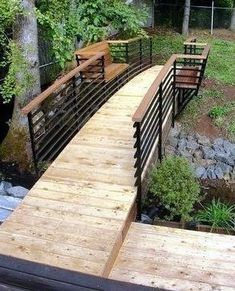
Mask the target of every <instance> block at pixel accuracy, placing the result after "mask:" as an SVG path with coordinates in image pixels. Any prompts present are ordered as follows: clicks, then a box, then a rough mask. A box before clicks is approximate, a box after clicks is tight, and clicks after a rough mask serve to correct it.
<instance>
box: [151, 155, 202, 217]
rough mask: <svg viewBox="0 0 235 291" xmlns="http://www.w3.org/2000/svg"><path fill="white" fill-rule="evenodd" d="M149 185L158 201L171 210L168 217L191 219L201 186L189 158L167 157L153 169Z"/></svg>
mask: <svg viewBox="0 0 235 291" xmlns="http://www.w3.org/2000/svg"><path fill="white" fill-rule="evenodd" d="M149 186H150V191H151V193H152V194H153V196H154V198H155V199H156V202H158V201H159V202H160V203H161V204H162V205H164V207H165V208H166V209H167V210H169V211H170V216H169V217H168V219H172V218H173V217H175V216H180V217H181V220H183V221H187V220H189V219H190V212H191V211H192V210H193V205H194V204H195V202H197V201H199V193H200V186H199V183H198V181H197V180H196V178H195V177H194V174H193V172H192V169H191V168H190V165H189V164H188V162H187V160H185V159H184V158H181V157H176V156H175V157H169V158H167V159H165V160H164V161H163V162H162V164H161V165H160V166H158V167H156V168H154V169H153V171H152V173H151V176H150V185H149Z"/></svg>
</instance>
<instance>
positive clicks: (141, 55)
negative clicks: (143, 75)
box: [139, 39, 143, 67]
mask: <svg viewBox="0 0 235 291" xmlns="http://www.w3.org/2000/svg"><path fill="white" fill-rule="evenodd" d="M142 45H143V44H142V39H140V40H139V53H140V66H141V67H142V63H143V47H142Z"/></svg>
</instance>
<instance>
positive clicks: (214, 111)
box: [209, 106, 229, 119]
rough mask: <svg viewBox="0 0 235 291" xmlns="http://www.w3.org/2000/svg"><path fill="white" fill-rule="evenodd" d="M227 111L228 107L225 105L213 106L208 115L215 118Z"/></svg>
mask: <svg viewBox="0 0 235 291" xmlns="http://www.w3.org/2000/svg"><path fill="white" fill-rule="evenodd" d="M228 112H229V108H228V107H227V106H215V107H213V108H211V110H210V111H209V116H210V117H211V118H213V119H216V118H219V117H223V116H224V115H225V114H226V113H228Z"/></svg>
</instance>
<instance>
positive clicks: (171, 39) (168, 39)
mask: <svg viewBox="0 0 235 291" xmlns="http://www.w3.org/2000/svg"><path fill="white" fill-rule="evenodd" d="M183 42H184V38H183V36H181V35H179V34H176V35H160V36H155V37H153V52H154V54H156V55H158V56H159V60H158V63H159V64H164V63H165V62H166V61H167V60H168V59H169V58H170V57H171V55H172V54H176V53H181V52H182V44H183Z"/></svg>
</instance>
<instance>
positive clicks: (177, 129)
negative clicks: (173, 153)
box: [170, 123, 181, 138]
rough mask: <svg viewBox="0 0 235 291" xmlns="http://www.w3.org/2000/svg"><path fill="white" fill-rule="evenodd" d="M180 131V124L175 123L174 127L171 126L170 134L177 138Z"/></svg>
mask: <svg viewBox="0 0 235 291" xmlns="http://www.w3.org/2000/svg"><path fill="white" fill-rule="evenodd" d="M180 132H181V126H180V124H178V123H176V124H175V127H173V128H171V131H170V136H173V137H175V138H178V136H179V134H180Z"/></svg>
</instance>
